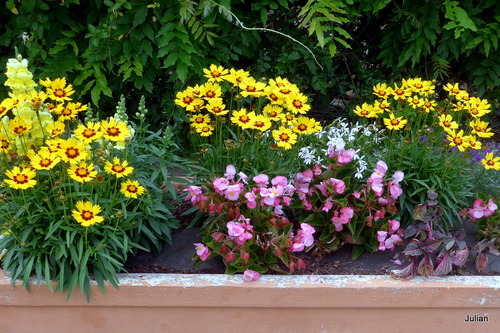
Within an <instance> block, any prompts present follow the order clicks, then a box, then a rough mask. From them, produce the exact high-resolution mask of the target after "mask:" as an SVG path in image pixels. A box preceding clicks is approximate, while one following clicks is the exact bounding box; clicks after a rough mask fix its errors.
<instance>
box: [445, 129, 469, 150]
mask: <svg viewBox="0 0 500 333" xmlns="http://www.w3.org/2000/svg"><path fill="white" fill-rule="evenodd" d="M446 133H448V135H447V136H446V138H447V139H448V140H449V141H450V146H451V147H457V148H458V150H460V151H465V150H466V149H467V148H468V147H469V137H468V136H464V131H463V130H460V132H458V133H457V132H455V130H449V131H447V132H446Z"/></svg>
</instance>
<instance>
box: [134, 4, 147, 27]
mask: <svg viewBox="0 0 500 333" xmlns="http://www.w3.org/2000/svg"><path fill="white" fill-rule="evenodd" d="M147 16H148V7H146V6H142V7H140V8H139V9H138V10H137V12H136V13H135V16H134V26H138V25H141V24H142V23H143V22H144V21H145V20H146V17H147Z"/></svg>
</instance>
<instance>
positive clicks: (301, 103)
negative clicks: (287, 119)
mask: <svg viewBox="0 0 500 333" xmlns="http://www.w3.org/2000/svg"><path fill="white" fill-rule="evenodd" d="M285 107H286V108H287V110H289V111H290V112H292V113H294V114H297V113H300V114H306V113H307V111H309V110H310V109H311V106H310V105H309V104H307V97H306V96H305V95H303V94H301V93H299V92H298V93H292V94H290V95H288V97H287V98H286V99H285Z"/></svg>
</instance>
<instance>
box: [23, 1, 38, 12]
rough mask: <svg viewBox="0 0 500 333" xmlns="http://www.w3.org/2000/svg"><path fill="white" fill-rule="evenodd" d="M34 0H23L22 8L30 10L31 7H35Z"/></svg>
mask: <svg viewBox="0 0 500 333" xmlns="http://www.w3.org/2000/svg"><path fill="white" fill-rule="evenodd" d="M36 2H37V1H36V0H23V1H22V6H23V8H24V9H26V11H28V12H31V11H32V10H33V9H35V5H36Z"/></svg>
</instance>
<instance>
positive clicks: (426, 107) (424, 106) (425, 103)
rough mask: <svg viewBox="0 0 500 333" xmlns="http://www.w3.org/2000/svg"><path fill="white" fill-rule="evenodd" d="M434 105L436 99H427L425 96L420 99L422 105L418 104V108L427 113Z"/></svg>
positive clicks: (432, 109)
mask: <svg viewBox="0 0 500 333" xmlns="http://www.w3.org/2000/svg"><path fill="white" fill-rule="evenodd" d="M435 107H436V101H434V100H432V99H431V100H429V99H427V98H424V99H423V100H422V105H421V106H420V110H422V111H424V112H426V113H429V112H431V111H434V108H435Z"/></svg>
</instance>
